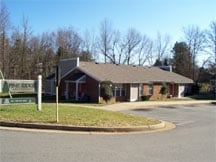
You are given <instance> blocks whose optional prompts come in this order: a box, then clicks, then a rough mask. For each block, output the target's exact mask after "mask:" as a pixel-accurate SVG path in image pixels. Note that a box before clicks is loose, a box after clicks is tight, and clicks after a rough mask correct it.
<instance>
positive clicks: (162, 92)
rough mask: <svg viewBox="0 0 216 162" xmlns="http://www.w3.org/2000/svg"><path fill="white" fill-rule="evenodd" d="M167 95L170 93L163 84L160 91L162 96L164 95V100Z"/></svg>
mask: <svg viewBox="0 0 216 162" xmlns="http://www.w3.org/2000/svg"><path fill="white" fill-rule="evenodd" d="M167 93H168V87H167V85H166V84H165V83H163V86H162V87H161V89H160V94H162V98H163V95H165V94H167Z"/></svg>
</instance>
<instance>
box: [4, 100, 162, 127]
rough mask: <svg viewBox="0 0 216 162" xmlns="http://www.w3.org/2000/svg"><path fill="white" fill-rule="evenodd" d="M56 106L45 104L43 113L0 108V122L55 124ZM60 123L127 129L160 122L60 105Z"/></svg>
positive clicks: (30, 107) (32, 109) (28, 107)
mask: <svg viewBox="0 0 216 162" xmlns="http://www.w3.org/2000/svg"><path fill="white" fill-rule="evenodd" d="M55 114H56V108H55V104H50V103H49V104H48V103H47V104H43V107H42V111H37V108H36V105H32V104H31V105H10V106H9V105H8V106H1V107H0V120H2V121H16V122H35V123H55V121H56V116H55ZM59 123H60V124H67V125H74V126H98V127H127V126H143V125H150V124H158V123H160V121H158V120H154V119H149V118H144V117H138V116H133V115H126V114H123V113H120V112H111V111H105V110H98V109H92V108H85V107H80V106H79V107H78V106H75V105H72V106H69V105H63V104H62V105H61V104H60V105H59Z"/></svg>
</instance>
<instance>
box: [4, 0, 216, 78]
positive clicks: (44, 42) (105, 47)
mask: <svg viewBox="0 0 216 162" xmlns="http://www.w3.org/2000/svg"><path fill="white" fill-rule="evenodd" d="M203 55H205V56H207V57H205V58H206V59H205V60H203V62H202V65H198V63H197V61H198V58H199V57H201V56H203ZM71 57H80V60H82V61H99V62H101V61H103V62H104V63H113V64H128V65H130V64H136V65H139V66H144V65H148V66H153V65H155V66H161V65H172V66H173V67H174V71H175V72H177V73H179V74H182V75H184V76H187V77H189V78H192V79H193V80H195V81H198V80H199V78H200V75H201V74H202V72H203V71H205V72H208V73H209V74H215V73H216V21H212V22H210V25H209V28H208V29H205V30H201V29H200V28H199V27H198V26H195V25H194V26H188V27H186V28H184V30H183V40H182V41H180V42H176V43H175V44H174V45H172V44H171V39H170V36H169V35H162V34H160V33H157V37H156V38H155V39H152V38H150V37H148V36H147V35H146V34H141V32H139V31H138V30H136V29H135V28H133V27H131V28H129V29H128V30H127V31H126V32H120V31H119V30H117V29H115V28H114V27H113V25H112V23H111V21H110V20H108V19H104V20H102V21H101V23H100V25H99V28H98V33H96V34H95V33H94V32H91V31H89V30H86V31H85V32H84V34H80V33H78V32H77V31H76V30H75V29H74V28H73V27H72V26H70V27H64V28H58V29H57V30H56V31H49V32H43V33H41V34H39V35H34V34H33V31H32V30H31V27H30V25H29V23H28V19H27V18H26V17H23V18H22V23H21V24H20V26H18V27H16V26H14V25H12V23H11V22H10V13H9V11H8V9H7V7H6V5H5V4H4V1H1V3H0V70H1V71H2V73H3V74H4V76H5V78H8V79H35V78H36V76H37V75H38V74H42V75H43V77H44V78H45V77H47V76H48V75H50V74H51V73H52V72H53V71H54V70H55V68H54V67H55V66H56V65H57V64H58V62H59V60H60V59H63V58H71Z"/></svg>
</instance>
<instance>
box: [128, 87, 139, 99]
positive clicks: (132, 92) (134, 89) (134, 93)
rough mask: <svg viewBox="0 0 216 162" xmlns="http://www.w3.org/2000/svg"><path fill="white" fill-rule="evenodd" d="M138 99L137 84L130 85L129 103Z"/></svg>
mask: <svg viewBox="0 0 216 162" xmlns="http://www.w3.org/2000/svg"><path fill="white" fill-rule="evenodd" d="M138 99H139V84H131V86H130V101H137V100H138Z"/></svg>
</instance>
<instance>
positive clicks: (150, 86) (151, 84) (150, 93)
mask: <svg viewBox="0 0 216 162" xmlns="http://www.w3.org/2000/svg"><path fill="white" fill-rule="evenodd" d="M153 91H154V84H153V83H149V95H153Z"/></svg>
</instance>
